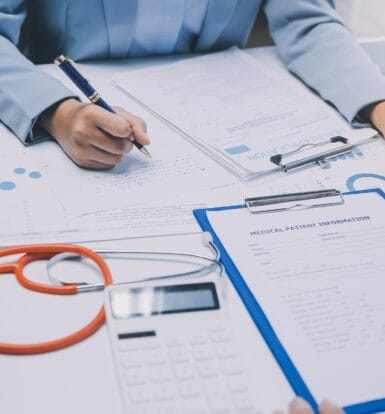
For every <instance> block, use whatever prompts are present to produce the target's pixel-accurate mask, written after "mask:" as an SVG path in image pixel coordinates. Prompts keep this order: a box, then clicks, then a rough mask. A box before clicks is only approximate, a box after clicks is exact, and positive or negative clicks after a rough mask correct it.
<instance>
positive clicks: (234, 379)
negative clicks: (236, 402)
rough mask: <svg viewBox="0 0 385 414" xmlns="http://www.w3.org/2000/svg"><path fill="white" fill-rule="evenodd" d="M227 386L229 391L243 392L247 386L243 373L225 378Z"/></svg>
mask: <svg viewBox="0 0 385 414" xmlns="http://www.w3.org/2000/svg"><path fill="white" fill-rule="evenodd" d="M227 387H228V389H229V390H230V391H231V392H235V393H236V392H245V391H247V389H248V387H247V384H246V381H245V379H244V377H243V375H233V376H231V377H228V378H227Z"/></svg>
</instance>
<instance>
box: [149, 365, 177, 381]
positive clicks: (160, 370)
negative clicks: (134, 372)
mask: <svg viewBox="0 0 385 414" xmlns="http://www.w3.org/2000/svg"><path fill="white" fill-rule="evenodd" d="M149 376H150V378H151V381H152V382H154V383H160V382H167V381H170V379H171V378H172V374H171V370H170V368H169V367H168V366H166V365H162V366H158V367H156V366H155V367H153V368H151V370H150V372H149Z"/></svg>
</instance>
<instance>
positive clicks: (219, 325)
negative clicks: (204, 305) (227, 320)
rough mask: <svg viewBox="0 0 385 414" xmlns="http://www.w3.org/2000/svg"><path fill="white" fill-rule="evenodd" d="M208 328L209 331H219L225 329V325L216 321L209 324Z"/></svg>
mask: <svg viewBox="0 0 385 414" xmlns="http://www.w3.org/2000/svg"><path fill="white" fill-rule="evenodd" d="M208 330H209V331H210V332H220V331H226V330H227V327H226V325H225V324H223V323H216V324H213V325H211V326H209V328H208Z"/></svg>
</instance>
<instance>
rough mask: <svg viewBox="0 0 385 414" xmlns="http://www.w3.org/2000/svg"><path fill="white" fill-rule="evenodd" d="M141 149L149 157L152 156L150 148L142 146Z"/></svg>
mask: <svg viewBox="0 0 385 414" xmlns="http://www.w3.org/2000/svg"><path fill="white" fill-rule="evenodd" d="M140 151H142V153H143V154H144V155H145V156H147V157H148V158H152V157H151V154H150V152H149V151H148V149H147V148H146V147H142V148H141V149H140Z"/></svg>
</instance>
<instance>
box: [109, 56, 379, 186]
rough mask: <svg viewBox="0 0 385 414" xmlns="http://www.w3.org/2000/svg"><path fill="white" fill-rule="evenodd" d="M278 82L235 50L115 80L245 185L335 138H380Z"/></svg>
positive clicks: (287, 82)
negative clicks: (285, 158) (278, 161)
mask: <svg viewBox="0 0 385 414" xmlns="http://www.w3.org/2000/svg"><path fill="white" fill-rule="evenodd" d="M279 75H280V74H279V72H278V71H277V70H276V69H275V70H273V71H272V70H271V69H270V68H269V67H268V66H265V65H264V64H263V63H260V62H258V61H257V60H256V59H254V58H252V57H250V56H249V55H248V54H247V53H245V52H242V51H240V50H239V49H236V48H232V49H229V50H227V51H224V52H219V53H214V54H211V55H209V56H203V57H196V58H190V59H186V60H183V61H181V62H177V63H171V64H165V65H160V66H158V67H151V68H148V69H147V68H146V69H141V70H136V71H129V72H126V73H121V74H117V75H115V76H114V81H115V84H116V85H117V86H118V87H120V88H121V89H122V90H123V91H124V92H125V93H127V94H128V95H129V96H130V97H131V98H132V99H134V100H136V101H137V102H139V103H141V104H142V105H144V106H145V107H146V108H147V109H149V110H150V111H152V112H153V113H154V114H156V115H158V116H159V117H160V118H161V119H162V120H163V121H165V122H167V123H168V124H169V125H171V126H173V127H174V128H175V129H176V130H177V131H178V132H179V133H180V134H182V135H183V136H184V137H185V138H187V139H189V140H190V141H191V142H192V143H194V144H195V145H197V146H198V147H199V148H200V149H202V150H203V151H205V152H206V153H208V154H209V155H211V156H212V157H213V158H215V159H216V160H217V161H218V162H220V163H221V164H223V165H224V166H226V167H227V168H231V169H232V171H234V172H236V173H237V174H238V175H239V176H240V177H242V178H244V179H250V178H253V177H255V176H258V175H261V174H263V173H267V172H272V171H274V170H277V166H276V165H275V164H273V163H272V162H271V161H270V157H271V156H273V155H277V154H287V153H289V152H292V151H296V150H298V149H299V148H301V147H302V148H303V146H304V145H307V144H320V143H324V142H325V141H327V140H329V139H330V138H331V137H333V136H337V135H345V136H346V137H347V138H349V140H350V141H351V142H352V143H356V142H360V141H361V140H365V139H367V138H368V137H370V136H373V135H375V134H376V133H375V131H373V130H371V129H368V128H367V129H362V130H358V131H353V129H352V128H351V127H350V126H349V125H348V123H347V122H346V121H345V120H344V119H343V118H342V117H341V115H339V114H338V113H337V112H336V111H335V110H334V109H332V108H331V107H330V106H329V105H327V104H326V103H325V102H323V101H322V100H321V99H320V98H319V97H317V96H316V95H315V94H313V93H312V92H311V91H310V90H309V89H308V88H306V87H304V86H303V85H302V84H301V83H300V82H299V81H298V80H296V79H295V78H294V77H292V76H291V77H289V76H285V78H284V79H280V77H279ZM334 145H335V144H334ZM305 148H306V147H305ZM322 148H323V147H322V146H321V147H317V148H316V152H317V153H318V152H320V150H322ZM326 149H329V148H326V147H325V150H326ZM307 155H310V154H306V156H307Z"/></svg>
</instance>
